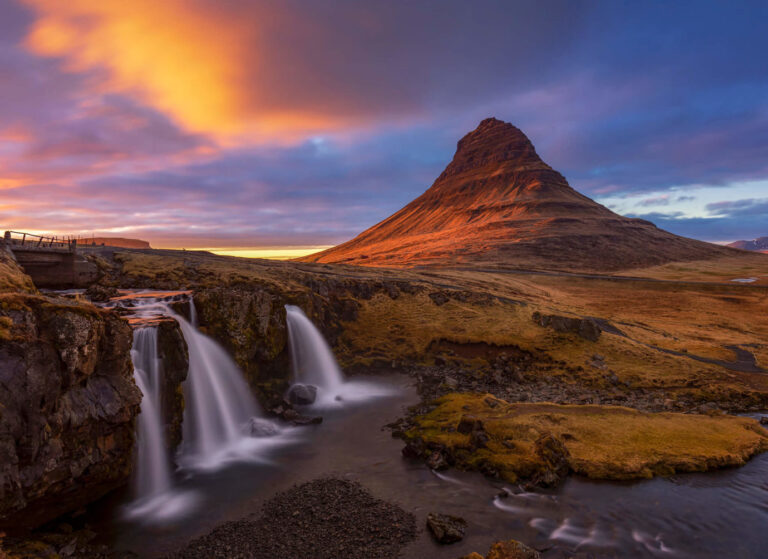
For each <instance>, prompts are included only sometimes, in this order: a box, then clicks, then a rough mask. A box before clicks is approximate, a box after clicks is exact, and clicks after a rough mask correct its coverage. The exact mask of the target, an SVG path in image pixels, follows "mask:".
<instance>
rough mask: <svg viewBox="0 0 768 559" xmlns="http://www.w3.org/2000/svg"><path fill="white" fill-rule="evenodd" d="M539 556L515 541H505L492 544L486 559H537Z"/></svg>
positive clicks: (536, 552)
mask: <svg viewBox="0 0 768 559" xmlns="http://www.w3.org/2000/svg"><path fill="white" fill-rule="evenodd" d="M540 557H541V555H540V554H539V552H538V551H536V550H535V549H531V548H530V547H528V546H527V545H524V544H522V543H520V542H518V541H515V540H507V541H504V542H497V543H495V544H493V546H492V547H491V550H490V551H489V552H488V555H487V556H486V559H539V558H540Z"/></svg>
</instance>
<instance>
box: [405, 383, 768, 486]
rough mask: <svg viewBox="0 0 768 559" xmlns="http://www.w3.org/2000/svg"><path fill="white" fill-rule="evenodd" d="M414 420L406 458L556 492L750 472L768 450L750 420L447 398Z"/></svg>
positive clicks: (474, 396)
mask: <svg viewBox="0 0 768 559" xmlns="http://www.w3.org/2000/svg"><path fill="white" fill-rule="evenodd" d="M435 404H436V406H435V407H434V408H433V409H431V411H430V410H424V412H425V413H422V414H421V415H417V416H415V417H413V418H411V422H410V428H407V426H406V429H405V430H403V431H401V432H400V434H401V435H402V436H403V437H404V438H405V439H406V441H408V443H407V446H406V449H405V450H404V454H405V455H406V456H409V457H414V456H418V457H420V458H422V459H424V460H429V461H434V460H435V454H437V455H439V456H440V458H441V460H442V461H443V462H444V463H445V464H448V465H451V466H454V467H457V468H462V469H468V470H479V471H482V472H484V473H486V474H488V475H492V476H495V477H501V478H503V479H506V480H508V481H512V482H518V481H521V480H522V481H529V482H531V483H532V484H534V485H540V486H552V485H556V484H557V483H559V482H560V481H561V480H562V479H563V478H564V477H565V476H566V475H567V474H568V473H569V472H571V471H573V472H575V473H578V474H581V475H585V476H587V477H590V478H594V479H616V480H624V479H638V478H650V477H653V476H655V475H672V474H674V473H676V472H697V471H706V470H711V469H715V468H721V467H725V466H738V465H742V464H744V463H745V462H746V461H747V460H748V459H749V458H750V457H752V456H754V455H755V454H758V453H760V452H763V451H765V450H768V434H766V431H765V429H763V428H761V427H760V425H759V423H758V422H757V421H755V420H753V419H749V418H745V417H733V416H726V415H711V416H710V415H693V414H677V413H643V412H639V411H636V410H632V409H629V408H622V407H615V406H578V405H556V404H549V403H541V404H508V403H507V402H504V401H503V400H500V399H498V398H493V397H492V396H489V395H478V394H449V395H447V396H445V397H443V398H440V399H439V400H437V401H436V402H435Z"/></svg>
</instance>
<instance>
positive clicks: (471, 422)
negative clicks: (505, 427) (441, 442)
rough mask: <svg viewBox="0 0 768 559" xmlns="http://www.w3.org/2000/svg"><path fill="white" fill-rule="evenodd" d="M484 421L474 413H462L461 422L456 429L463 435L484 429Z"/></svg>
mask: <svg viewBox="0 0 768 559" xmlns="http://www.w3.org/2000/svg"><path fill="white" fill-rule="evenodd" d="M482 430H483V421H482V420H481V419H478V418H477V417H475V416H474V415H462V416H461V419H460V420H459V424H458V425H457V426H456V431H457V432H459V433H461V434H462V435H468V434H470V433H471V432H472V431H482Z"/></svg>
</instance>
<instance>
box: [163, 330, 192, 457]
mask: <svg viewBox="0 0 768 559" xmlns="http://www.w3.org/2000/svg"><path fill="white" fill-rule="evenodd" d="M157 354H158V357H159V358H160V362H161V367H162V371H161V375H160V379H161V383H162V387H161V390H160V393H161V394H162V399H163V401H162V405H161V410H162V413H163V423H164V424H165V434H166V437H165V440H166V443H167V444H168V449H169V450H170V451H171V454H173V451H174V450H175V449H176V448H177V447H178V446H179V444H181V435H182V422H183V420H184V390H183V388H182V383H183V382H184V381H185V380H187V374H188V372H189V350H188V348H187V342H186V341H185V340H184V335H183V334H182V333H181V328H180V327H179V323H178V322H176V321H175V320H164V321H162V322H160V323H159V324H158V325H157Z"/></svg>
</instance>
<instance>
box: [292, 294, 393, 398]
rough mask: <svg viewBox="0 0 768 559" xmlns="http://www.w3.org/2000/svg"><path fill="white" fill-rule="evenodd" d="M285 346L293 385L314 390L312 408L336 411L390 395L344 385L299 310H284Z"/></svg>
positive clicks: (358, 385)
mask: <svg viewBox="0 0 768 559" xmlns="http://www.w3.org/2000/svg"><path fill="white" fill-rule="evenodd" d="M285 316H286V322H287V324H288V343H289V346H290V351H291V368H292V373H293V381H294V383H301V384H310V385H313V386H316V387H317V400H316V401H315V403H314V404H313V405H312V407H314V408H328V407H338V406H341V405H343V404H344V403H347V402H359V401H365V400H369V399H371V398H376V397H381V396H388V395H391V391H390V390H389V389H387V388H384V387H382V386H379V385H376V384H373V383H370V382H365V381H356V380H355V381H346V380H345V379H344V375H343V374H342V372H341V369H340V368H339V364H338V363H337V362H336V357H334V355H333V352H332V351H331V348H330V347H329V346H328V343H327V342H326V341H325V338H323V335H322V334H321V333H320V331H319V330H318V329H317V327H316V326H315V325H314V324H313V323H312V321H311V320H309V318H307V315H305V314H304V311H302V310H301V309H300V308H299V307H296V306H294V305H286V306H285Z"/></svg>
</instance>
